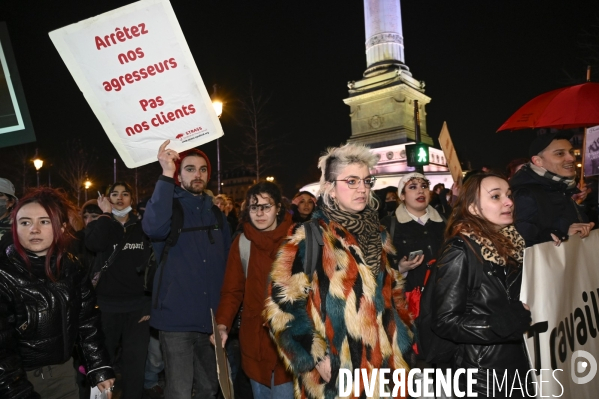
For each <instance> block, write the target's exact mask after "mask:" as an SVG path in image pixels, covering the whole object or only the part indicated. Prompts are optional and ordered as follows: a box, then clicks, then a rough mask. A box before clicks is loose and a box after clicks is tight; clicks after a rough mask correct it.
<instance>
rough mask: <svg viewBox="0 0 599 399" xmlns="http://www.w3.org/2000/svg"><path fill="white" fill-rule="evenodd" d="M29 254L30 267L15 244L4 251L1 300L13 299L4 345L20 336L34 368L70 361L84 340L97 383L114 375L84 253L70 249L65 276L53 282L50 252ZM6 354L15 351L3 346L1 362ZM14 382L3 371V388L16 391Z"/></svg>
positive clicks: (0, 336)
mask: <svg viewBox="0 0 599 399" xmlns="http://www.w3.org/2000/svg"><path fill="white" fill-rule="evenodd" d="M28 255H29V259H30V261H31V268H30V270H28V268H27V266H26V264H25V262H24V261H23V259H22V258H21V256H20V255H19V254H18V253H17V252H16V250H15V248H14V246H12V245H11V246H9V247H8V248H7V249H6V251H5V253H3V254H1V255H0V302H1V303H2V304H6V305H7V317H6V320H7V323H6V324H3V325H2V327H1V328H0V340H1V342H0V348H3V347H6V345H7V340H16V342H17V350H18V355H19V357H20V360H21V362H22V367H23V369H25V370H27V371H30V370H35V369H38V368H40V367H43V366H47V365H54V364H62V363H64V362H66V361H67V360H69V359H70V358H71V354H72V352H73V348H74V346H75V344H76V343H78V344H79V345H80V349H81V352H82V354H83V360H84V364H85V366H86V370H87V372H88V374H87V377H88V379H89V382H90V384H91V386H95V385H97V384H98V383H99V382H102V381H104V380H107V379H110V378H114V372H113V370H112V368H111V367H110V366H109V364H110V363H109V357H108V352H107V351H106V349H105V348H104V335H103V334H102V329H101V327H100V312H99V310H98V309H96V297H95V293H94V291H93V288H92V285H91V282H90V281H89V279H88V278H87V276H86V273H85V270H84V268H83V267H82V266H81V264H80V262H79V261H78V259H77V258H76V257H74V256H72V255H71V254H66V255H65V256H64V257H63V260H62V262H61V271H60V278H59V279H58V281H56V282H52V281H50V280H49V279H48V278H47V277H46V275H45V272H44V262H45V259H46V258H45V257H37V256H35V255H33V254H28ZM52 267H53V269H54V267H55V266H54V262H53V263H52ZM7 329H8V331H10V332H12V333H6V330H7ZM5 355H6V356H8V355H9V354H8V353H5V352H2V351H0V364H2V363H5V362H6V359H5V358H4V357H5ZM12 382H13V381H11V380H10V379H9V376H7V375H6V374H1V375H0V390H2V389H4V390H5V392H6V390H8V391H9V392H10V389H9V388H7V384H8V385H10V384H11V383H12ZM3 387H4V388H3ZM8 397H14V396H11V395H9V396H8Z"/></svg>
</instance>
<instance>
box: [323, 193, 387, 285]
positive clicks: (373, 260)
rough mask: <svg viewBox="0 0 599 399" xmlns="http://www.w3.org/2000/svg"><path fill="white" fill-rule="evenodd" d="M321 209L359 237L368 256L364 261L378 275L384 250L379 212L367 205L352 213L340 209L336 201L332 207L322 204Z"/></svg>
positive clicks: (364, 252)
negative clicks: (360, 210)
mask: <svg viewBox="0 0 599 399" xmlns="http://www.w3.org/2000/svg"><path fill="white" fill-rule="evenodd" d="M323 205H324V204H323ZM320 209H321V210H322V213H324V215H325V216H326V217H327V218H329V219H330V220H333V221H335V222H337V223H339V224H340V225H341V226H343V227H344V228H345V229H347V230H348V231H349V232H350V233H352V234H353V235H354V236H355V237H356V238H357V239H358V244H360V249H361V250H362V253H363V254H364V257H365V258H366V259H364V261H365V262H366V264H367V265H368V267H369V268H370V270H372V273H373V274H374V275H377V274H378V272H379V270H380V268H381V253H382V251H383V244H382V242H381V233H380V231H379V215H378V212H377V211H376V210H374V209H372V208H371V207H369V206H366V208H365V209H364V210H363V211H362V212H358V213H350V212H346V211H343V210H341V209H339V206H337V204H336V203H333V206H331V207H328V206H326V205H325V206H321V208H320Z"/></svg>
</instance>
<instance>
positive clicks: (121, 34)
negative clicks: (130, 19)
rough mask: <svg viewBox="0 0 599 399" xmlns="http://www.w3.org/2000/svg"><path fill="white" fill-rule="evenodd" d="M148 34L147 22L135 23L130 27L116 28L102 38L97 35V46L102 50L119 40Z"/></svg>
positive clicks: (123, 40)
mask: <svg viewBox="0 0 599 399" xmlns="http://www.w3.org/2000/svg"><path fill="white" fill-rule="evenodd" d="M146 34H148V30H147V29H146V24H145V23H141V24H138V25H133V26H132V27H130V28H127V27H124V28H123V29H122V30H121V28H116V29H115V30H114V33H110V34H108V35H106V36H104V39H102V37H101V36H96V37H95V38H94V39H95V41H96V48H97V49H98V50H102V48H104V47H110V46H111V45H113V44H118V43H119V42H121V43H122V42H126V41H127V40H129V39H133V38H134V37H139V36H141V35H146Z"/></svg>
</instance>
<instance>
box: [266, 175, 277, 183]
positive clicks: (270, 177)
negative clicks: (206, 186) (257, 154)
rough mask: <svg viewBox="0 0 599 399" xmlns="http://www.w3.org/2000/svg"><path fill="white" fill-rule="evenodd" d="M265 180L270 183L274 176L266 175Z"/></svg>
mask: <svg viewBox="0 0 599 399" xmlns="http://www.w3.org/2000/svg"><path fill="white" fill-rule="evenodd" d="M266 181H269V182H271V183H272V182H273V181H275V178H274V177H272V176H268V177H267V178H266Z"/></svg>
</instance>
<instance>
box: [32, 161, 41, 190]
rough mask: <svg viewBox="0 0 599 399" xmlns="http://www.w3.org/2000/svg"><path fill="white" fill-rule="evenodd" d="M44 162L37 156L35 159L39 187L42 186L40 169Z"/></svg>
mask: <svg viewBox="0 0 599 399" xmlns="http://www.w3.org/2000/svg"><path fill="white" fill-rule="evenodd" d="M43 164H44V161H42V160H41V159H39V158H35V159H34V160H33V166H35V170H36V173H37V186H38V188H39V186H40V169H41V168H42V165H43Z"/></svg>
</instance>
